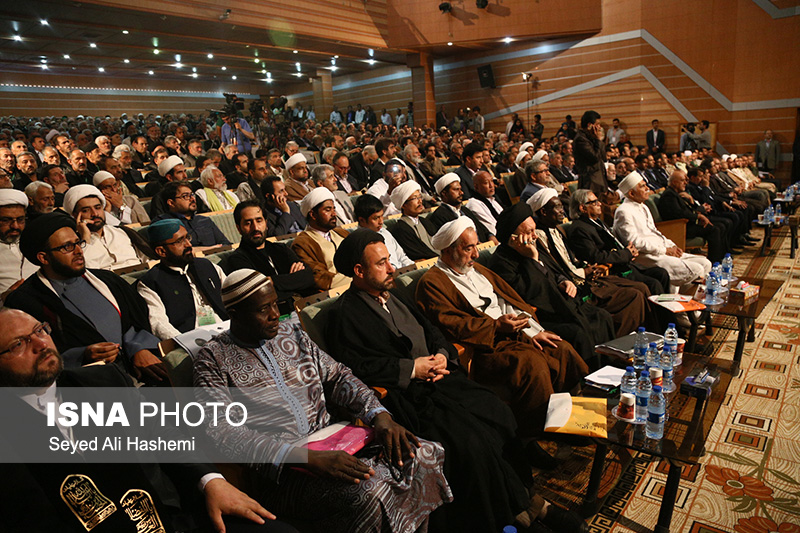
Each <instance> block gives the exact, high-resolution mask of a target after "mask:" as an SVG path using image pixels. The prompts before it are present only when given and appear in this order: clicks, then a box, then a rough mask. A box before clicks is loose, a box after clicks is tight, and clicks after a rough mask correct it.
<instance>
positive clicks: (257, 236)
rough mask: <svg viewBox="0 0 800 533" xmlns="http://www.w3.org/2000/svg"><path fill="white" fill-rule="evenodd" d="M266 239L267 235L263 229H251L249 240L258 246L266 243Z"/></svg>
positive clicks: (248, 235)
mask: <svg viewBox="0 0 800 533" xmlns="http://www.w3.org/2000/svg"><path fill="white" fill-rule="evenodd" d="M266 240H267V236H266V235H264V232H263V231H251V232H250V233H248V234H247V241H248V242H249V243H250V244H252V245H253V246H255V247H256V248H258V247H259V246H261V245H262V244H264V243H265V242H266Z"/></svg>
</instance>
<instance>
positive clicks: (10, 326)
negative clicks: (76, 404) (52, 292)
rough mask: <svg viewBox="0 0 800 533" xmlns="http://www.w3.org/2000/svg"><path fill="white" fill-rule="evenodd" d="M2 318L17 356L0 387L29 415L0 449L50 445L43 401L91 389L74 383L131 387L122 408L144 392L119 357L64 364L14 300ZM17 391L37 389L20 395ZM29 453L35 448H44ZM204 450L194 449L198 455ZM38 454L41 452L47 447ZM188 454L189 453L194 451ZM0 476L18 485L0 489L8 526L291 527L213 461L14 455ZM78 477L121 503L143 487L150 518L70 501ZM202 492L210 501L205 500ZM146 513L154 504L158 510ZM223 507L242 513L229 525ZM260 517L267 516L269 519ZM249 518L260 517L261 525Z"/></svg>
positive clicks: (11, 413) (155, 434)
mask: <svg viewBox="0 0 800 533" xmlns="http://www.w3.org/2000/svg"><path fill="white" fill-rule="evenodd" d="M0 320H2V322H3V326H4V327H3V328H2V330H0V347H3V349H4V350H6V352H8V353H10V354H12V356H11V357H4V358H0V384H2V387H0V395H1V396H2V402H3V409H4V415H6V416H7V417H9V418H11V417H14V418H16V420H23V419H27V420H28V422H29V423H27V424H24V425H22V424H20V425H19V427H10V426H9V425H4V428H5V431H4V432H3V435H2V437H0V447H3V448H4V449H6V450H7V449H15V450H17V451H18V452H19V453H26V452H31V448H32V447H33V449H34V450H36V447H37V446H39V445H42V444H43V445H45V446H46V445H47V442H49V441H48V440H47V439H42V438H41V432H38V431H37V429H38V426H39V424H41V426H42V428H43V429H45V428H46V426H45V424H46V416H45V415H46V409H45V406H47V405H50V404H52V403H55V402H60V401H66V400H67V399H72V398H75V399H76V400H78V399H79V398H84V399H85V398H86V396H85V395H83V394H81V393H80V391H77V390H76V389H77V388H82V387H129V388H130V389H129V390H130V393H129V394H128V395H127V396H126V397H127V398H129V399H130V402H131V403H130V404H129V405H126V406H125V408H126V409H131V410H133V409H136V408H137V407H138V406H139V405H141V404H140V395H139V393H138V391H137V390H136V389H135V388H133V387H132V383H131V381H130V379H129V378H128V377H127V376H125V374H124V373H123V372H121V371H120V369H119V368H118V367H117V366H116V365H96V366H92V367H86V368H80V369H64V362H63V359H62V356H61V355H60V354H59V353H58V351H57V349H56V345H55V343H54V342H53V339H52V337H50V332H51V331H52V330H51V327H50V325H49V324H48V323H47V322H44V323H42V322H40V321H39V320H38V319H36V318H34V317H32V316H31V315H29V314H27V313H25V312H23V311H19V310H16V309H9V308H3V309H0ZM5 387H9V389H5ZM10 387H24V388H25V389H10ZM20 390H27V391H31V390H35V391H36V392H35V393H31V394H25V395H21V393H20V392H19V391H20ZM12 391H13V392H12ZM106 405H107V404H106ZM129 412H130V411H129ZM12 419H13V418H12ZM46 429H50V430H52V431H50V432H49V433H50V434H51V435H53V438H56V437H58V438H60V439H61V438H63V439H67V440H70V441H72V443H74V444H78V442H79V441H76V440H74V439H73V437H72V432H71V431H68V428H61V427H56V428H46ZM144 431H146V433H144V434H143V435H142V438H148V439H149V438H153V439H157V438H159V437H160V438H164V439H185V438H186V436H185V435H183V434H181V433H180V432H179V431H177V430H175V429H174V428H169V427H164V428H161V427H153V426H150V427H147V428H146V429H144ZM42 441H43V442H42ZM3 444H5V445H6V446H7V447H6V446H2V445H3ZM43 452H44V453H47V452H46V451H44V450H43ZM33 453H36V454H37V455H38V453H39V452H38V451H37V452H33ZM79 453H80V452H79ZM89 453H91V452H89ZM198 455H199V454H197V453H195V454H194V457H197V456H198ZM41 457H42V458H44V455H42V456H41ZM183 457H186V458H187V459H189V460H193V458H190V456H189V455H183ZM194 460H196V459H194ZM0 475H2V476H3V477H4V478H5V479H14V483H6V484H4V485H3V488H0V515H2V517H3V531H5V532H8V533H27V532H31V531H80V530H83V529H84V528H85V527H86V523H87V522H88V523H92V522H95V521H96V522H97V523H96V524H94V526H93V527H92V529H94V528H95V527H96V528H97V529H94V530H95V531H113V532H115V533H125V532H129V533H134V532H137V531H142V529H141V527H142V526H143V525H146V524H148V520H158V521H161V522H162V524H163V525H164V526H166V528H167V529H166V530H168V531H174V530H185V529H191V530H192V531H196V529H195V528H200V529H199V530H203V531H209V530H211V529H215V530H220V528H222V527H226V528H227V531H229V532H230V533H234V532H240V531H241V532H243V533H244V532H245V531H250V532H262V533H270V532H276V533H277V532H283V533H288V532H293V531H295V530H294V528H291V527H289V526H287V525H286V524H282V523H280V522H273V520H274V519H275V515H273V514H272V513H270V512H268V511H267V510H266V509H264V508H263V507H262V506H261V505H259V504H258V503H257V502H256V501H255V500H253V499H251V498H249V497H248V496H247V495H246V494H244V493H243V492H240V491H239V490H238V489H236V488H234V487H233V486H232V485H231V484H229V483H228V482H227V481H226V480H225V478H224V477H223V476H221V475H220V474H218V473H217V472H216V470H215V469H214V467H213V466H212V465H210V464H204V463H177V464H170V465H165V466H163V467H162V466H161V465H159V464H157V463H143V462H142V463H136V462H133V463H118V464H114V465H108V464H103V463H92V462H89V461H82V460H78V461H75V462H70V463H60V464H59V463H55V464H42V463H23V464H11V463H10V462H9V463H8V464H2V465H0ZM73 476H81V477H82V478H84V479H86V480H87V481H88V483H87V484H86V485H84V487H85V488H86V489H87V492H86V493H84V495H86V494H92V491H91V489H92V488H93V489H95V490H96V491H97V492H98V493H100V494H101V495H102V496H105V497H106V498H108V499H110V500H112V501H115V502H120V501H121V500H122V499H123V497H124V495H125V494H126V493H127V492H128V490H131V489H140V490H142V489H145V488H147V489H148V491H147V492H145V494H147V495H148V496H149V497H150V498H152V499H153V504H154V508H150V509H147V508H146V507H145V508H144V509H140V510H143V511H145V513H144V516H137V517H136V518H137V519H136V520H134V519H132V515H130V516H129V515H128V513H126V510H125V509H121V508H118V507H116V506H115V507H114V508H112V509H110V512H108V513H103V514H100V513H101V511H102V510H106V511H109V509H107V508H106V509H103V508H102V505H101V506H97V507H94V508H93V505H92V503H91V501H92V500H91V498H88V499H86V500H82V501H81V502H80V503H85V504H86V506H85V507H83V508H81V509H77V508H76V507H77V506H76V507H73V506H72V505H70V504H69V502H68V498H66V497H65V492H64V491H63V490H61V489H62V487H63V484H64V482H65V481H66V479H67V478H69V477H73ZM89 484H91V485H89ZM191 487H194V488H193V489H192V488H191ZM187 489H188V490H187ZM198 489H199V490H198ZM193 491H197V492H193ZM94 494H95V495H97V493H94ZM203 497H204V500H205V506H203V505H202V503H201V498H203ZM101 502H102V498H101ZM65 503H67V505H65ZM147 511H153V514H150V513H147ZM154 515H155V516H154ZM222 515H230V516H236V517H241V519H239V518H233V519H228V518H226V519H225V522H224V526H223V520H222ZM245 519H246V520H245ZM264 519H267V520H268V522H267V524H268V525H267V524H265V520H264ZM248 521H252V522H255V523H258V524H264V525H263V527H257V526H256V525H255V524H251V523H249V522H248ZM159 530H160V531H165V529H161V528H159Z"/></svg>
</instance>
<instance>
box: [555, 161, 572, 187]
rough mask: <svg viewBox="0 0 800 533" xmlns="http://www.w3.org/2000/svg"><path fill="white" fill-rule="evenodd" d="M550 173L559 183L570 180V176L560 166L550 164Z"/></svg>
mask: <svg viewBox="0 0 800 533" xmlns="http://www.w3.org/2000/svg"><path fill="white" fill-rule="evenodd" d="M550 174H552V175H553V177H554V178H555V179H557V180H558V182H559V183H566V182H568V181H572V176H570V175H569V174H567V173H566V172H564V170H563V169H562V168H561V167H556V166H553V165H550Z"/></svg>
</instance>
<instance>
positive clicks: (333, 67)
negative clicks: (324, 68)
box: [328, 65, 339, 72]
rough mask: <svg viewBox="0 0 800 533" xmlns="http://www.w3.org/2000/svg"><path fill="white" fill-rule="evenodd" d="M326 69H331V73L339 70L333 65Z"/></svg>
mask: <svg viewBox="0 0 800 533" xmlns="http://www.w3.org/2000/svg"><path fill="white" fill-rule="evenodd" d="M328 68H329V69H331V72H336V71H337V70H339V67H337V66H336V65H333V66H331V67H328Z"/></svg>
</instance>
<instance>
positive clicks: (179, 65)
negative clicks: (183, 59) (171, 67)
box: [175, 63, 183, 68]
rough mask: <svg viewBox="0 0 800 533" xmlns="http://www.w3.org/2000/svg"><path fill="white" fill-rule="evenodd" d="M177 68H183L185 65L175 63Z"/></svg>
mask: <svg viewBox="0 0 800 533" xmlns="http://www.w3.org/2000/svg"><path fill="white" fill-rule="evenodd" d="M175 68H183V63H175Z"/></svg>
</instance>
